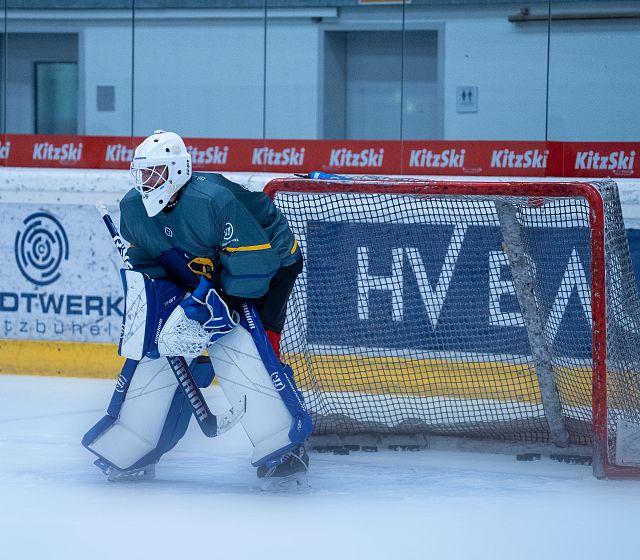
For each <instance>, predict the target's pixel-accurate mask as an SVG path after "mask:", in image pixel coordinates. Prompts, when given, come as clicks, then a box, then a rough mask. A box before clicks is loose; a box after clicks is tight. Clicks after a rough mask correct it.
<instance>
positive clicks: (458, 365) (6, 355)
mask: <svg viewBox="0 0 640 560" xmlns="http://www.w3.org/2000/svg"><path fill="white" fill-rule="evenodd" d="M283 359H284V360H285V361H287V362H289V363H290V364H291V365H292V366H293V369H294V372H295V376H296V381H297V383H298V387H299V388H300V389H304V390H307V391H320V392H322V391H327V392H350V393H361V394H369V395H395V396H398V397H402V396H405V397H410V398H411V397H440V398H450V399H471V400H477V399H490V400H497V401H503V402H524V403H529V404H540V403H541V397H540V390H539V388H538V382H537V379H536V375H535V371H534V370H533V368H532V367H531V366H530V365H528V364H513V363H507V362H472V361H463V360H452V359H451V360H449V359H428V360H417V359H410V358H384V357H378V358H367V357H360V356H321V355H310V356H308V357H307V358H305V357H303V356H302V355H300V354H283ZM123 364H124V358H122V357H120V356H118V347H117V346H116V345H115V344H99V343H89V342H87V343H82V342H50V341H34V340H0V373H8V374H20V375H52V376H61V377H90V378H102V379H115V378H117V377H118V374H119V373H120V370H121V369H122V365H123ZM591 374H592V371H591V369H590V368H587V367H583V368H578V367H574V368H567V367H564V368H557V369H556V371H555V377H556V382H557V387H558V391H559V393H560V399H561V401H562V402H563V403H564V404H565V405H569V406H581V407H585V406H586V407H590V406H591Z"/></svg>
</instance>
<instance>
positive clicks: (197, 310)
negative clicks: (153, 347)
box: [158, 276, 239, 357]
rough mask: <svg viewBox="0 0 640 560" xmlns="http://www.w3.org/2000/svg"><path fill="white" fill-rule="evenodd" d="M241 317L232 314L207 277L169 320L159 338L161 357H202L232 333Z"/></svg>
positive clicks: (234, 313) (203, 278) (174, 311)
mask: <svg viewBox="0 0 640 560" xmlns="http://www.w3.org/2000/svg"><path fill="white" fill-rule="evenodd" d="M238 320H239V316H238V314H237V313H236V312H235V311H233V312H232V311H230V310H229V308H228V307H227V304H226V303H225V302H224V301H223V300H222V298H221V297H220V296H219V295H218V292H216V290H215V288H214V287H213V284H212V283H211V282H209V281H208V280H207V279H206V278H205V277H204V276H203V277H202V278H201V279H200V283H199V284H198V287H197V288H196V289H195V290H194V292H193V293H192V294H191V295H190V296H189V297H187V298H185V299H184V300H183V301H182V302H181V303H180V305H178V307H176V308H175V309H174V310H173V312H172V313H171V315H170V316H169V318H168V319H167V321H166V323H165V324H164V327H163V328H162V331H161V332H160V336H159V338H158V352H159V353H160V355H161V356H185V357H195V356H199V355H200V354H202V352H204V350H206V349H207V348H208V346H209V345H210V344H211V343H212V342H215V341H216V340H218V339H219V338H221V337H223V336H224V335H226V334H228V333H230V332H231V331H232V330H233V329H234V328H235V327H236V325H237V324H238Z"/></svg>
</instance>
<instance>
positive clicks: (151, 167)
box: [131, 161, 169, 196]
mask: <svg viewBox="0 0 640 560" xmlns="http://www.w3.org/2000/svg"><path fill="white" fill-rule="evenodd" d="M137 163H139V164H140V165H138V164H137ZM131 180H132V182H133V186H134V187H135V188H136V190H137V191H138V192H139V193H140V194H141V195H142V196H144V195H145V194H147V193H149V192H151V191H152V190H154V189H156V188H158V187H159V186H160V185H162V184H163V183H165V182H166V181H168V180H169V164H168V163H167V162H166V161H165V162H162V163H159V162H158V163H156V164H153V163H152V162H149V161H144V162H142V161H141V162H131Z"/></svg>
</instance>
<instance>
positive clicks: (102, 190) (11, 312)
mask: <svg viewBox="0 0 640 560" xmlns="http://www.w3.org/2000/svg"><path fill="white" fill-rule="evenodd" d="M226 176H227V177H229V178H230V179H231V180H234V181H236V182H239V183H241V184H244V185H245V186H247V187H248V188H250V189H251V190H261V189H262V188H264V185H265V184H266V183H267V182H268V181H269V180H271V179H272V178H275V177H281V176H283V175H282V174H266V173H265V174H251V173H230V174H226ZM422 178H424V179H437V180H445V178H443V177H422ZM448 179H460V178H458V177H450V178H448ZM513 179H516V180H523V179H521V178H513ZM513 179H508V178H506V179H505V178H499V179H496V178H481V177H478V178H474V181H482V180H489V181H496V180H498V181H507V180H513ZM465 180H469V178H468V177H466V178H465ZM536 180H537V179H536ZM544 180H545V181H553V180H555V181H566V180H567V179H544ZM128 181H129V173H128V171H112V170H52V169H23V168H4V169H0V212H1V213H2V216H3V219H2V221H1V222H0V258H1V259H2V262H3V283H2V287H0V339H10V340H53V341H72V342H103V343H105V342H106V343H116V342H117V339H118V334H119V329H120V322H121V317H120V313H121V312H122V301H121V299H120V298H121V296H122V294H121V286H120V278H119V273H118V270H119V268H120V266H121V264H120V259H119V256H118V254H117V253H116V251H115V249H114V247H113V243H112V241H111V238H110V236H109V234H108V232H107V230H106V228H105V227H104V224H103V223H102V220H101V219H100V216H99V214H98V213H97V211H96V210H95V204H96V203H97V202H104V203H106V204H107V207H108V209H109V211H110V212H111V213H112V216H113V219H114V222H115V223H116V224H118V223H119V215H118V203H119V201H120V199H121V198H122V196H124V194H125V193H126V192H127V190H128V188H129V185H128ZM618 183H619V184H620V185H621V198H622V201H623V213H624V215H625V220H627V221H628V223H629V224H633V223H634V221H635V222H636V223H638V224H640V181H638V180H619V181H618ZM39 215H44V216H40V218H38V216H39ZM38 219H40V220H41V224H40V225H41V229H45V230H46V232H48V233H46V232H45V233H43V236H40V238H38V237H37V236H35V235H32V237H29V235H28V233H29V232H31V233H33V231H34V230H36V229H37V224H36V225H34V221H37V220H38ZM56 222H57V224H56ZM60 229H61V230H62V231H63V232H64V233H62V232H60V231H59V230H60ZM55 231H58V234H55ZM56 235H57V237H56ZM47 237H48V238H49V239H48V241H47V239H45V238H47ZM65 238H66V247H63V245H65V242H64V239H65ZM39 239H40V241H38V240H39ZM29 244H31V245H29ZM29 247H31V253H30V252H29ZM65 250H66V252H65ZM38 251H40V253H38ZM47 251H49V252H51V253H52V254H53V253H55V252H56V251H59V252H60V253H61V254H62V256H60V255H59V258H58V259H57V260H58V261H59V262H58V264H57V265H56V267H55V268H56V270H55V271H51V270H48V269H47V270H44V272H43V271H40V274H39V272H38V270H37V268H38V267H37V266H31V268H30V266H29V257H28V255H29V254H31V257H32V261H33V262H32V264H33V263H36V264H41V265H43V264H45V265H46V266H49V267H52V266H53V265H51V264H50V261H51V258H47ZM34 256H35V260H34ZM54 256H55V255H54ZM54 260H55V259H54ZM46 263H49V264H46ZM46 266H44V268H45V269H46ZM45 273H48V276H43V274H45ZM53 278H55V279H54V280H52V279H53ZM34 280H35V281H34ZM50 280H51V281H50Z"/></svg>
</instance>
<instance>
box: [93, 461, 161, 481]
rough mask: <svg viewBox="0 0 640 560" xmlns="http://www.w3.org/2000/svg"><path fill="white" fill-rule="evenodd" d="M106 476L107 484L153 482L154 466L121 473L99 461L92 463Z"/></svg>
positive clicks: (151, 464)
mask: <svg viewBox="0 0 640 560" xmlns="http://www.w3.org/2000/svg"><path fill="white" fill-rule="evenodd" d="M94 464H95V465H96V466H97V467H98V468H99V469H100V470H101V471H102V472H103V473H104V474H105V475H106V476H107V480H108V481H109V482H132V481H136V480H153V479H154V478H155V477H156V464H155V463H150V464H149V465H145V466H144V467H140V468H139V469H131V470H128V471H121V470H120V469H117V468H115V467H113V466H111V465H107V464H105V463H103V462H102V461H100V460H99V459H98V460H97V461H95V463H94Z"/></svg>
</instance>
